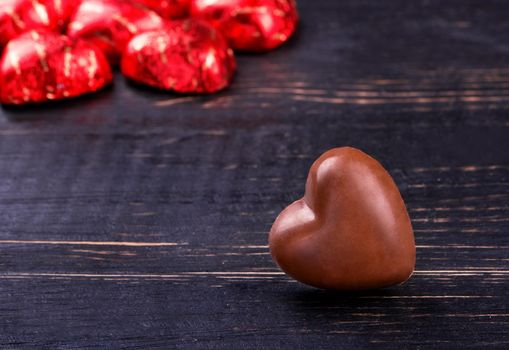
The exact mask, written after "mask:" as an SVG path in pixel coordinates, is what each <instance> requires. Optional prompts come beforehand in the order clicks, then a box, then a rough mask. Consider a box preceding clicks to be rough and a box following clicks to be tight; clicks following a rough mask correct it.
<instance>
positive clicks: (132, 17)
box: [67, 0, 164, 63]
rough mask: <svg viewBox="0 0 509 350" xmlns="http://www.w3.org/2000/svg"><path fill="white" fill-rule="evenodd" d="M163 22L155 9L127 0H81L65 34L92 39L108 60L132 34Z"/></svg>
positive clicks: (118, 53) (114, 58)
mask: <svg viewBox="0 0 509 350" xmlns="http://www.w3.org/2000/svg"><path fill="white" fill-rule="evenodd" d="M163 23H164V20H163V19H162V18H161V17H160V16H159V15H158V14H157V13H156V12H154V11H152V10H150V9H148V8H147V7H145V6H143V5H142V4H139V3H137V2H134V1H131V0H82V2H81V3H80V5H79V6H78V8H77V9H76V11H75V13H74V15H73V16H72V17H71V21H70V23H69V27H68V29H67V35H69V36H70V37H71V38H82V39H87V40H89V41H93V42H94V44H96V45H97V46H98V47H100V48H101V49H102V50H103V52H104V53H105V54H106V56H107V57H108V59H109V60H110V62H112V63H117V62H118V60H119V58H120V56H121V54H122V52H123V51H124V49H125V46H126V45H127V43H128V42H129V40H131V38H132V37H133V36H135V35H137V34H139V33H143V32H146V31H149V30H154V29H158V28H161V27H162V26H163Z"/></svg>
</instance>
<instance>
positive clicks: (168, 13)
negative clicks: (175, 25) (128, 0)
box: [135, 0, 191, 19]
mask: <svg viewBox="0 0 509 350" xmlns="http://www.w3.org/2000/svg"><path fill="white" fill-rule="evenodd" d="M135 1H137V2H139V3H141V4H143V5H145V6H147V7H148V8H149V9H151V10H154V11H155V12H157V13H158V14H159V16H161V17H163V18H167V19H179V18H184V17H187V16H189V10H190V9H191V0H135Z"/></svg>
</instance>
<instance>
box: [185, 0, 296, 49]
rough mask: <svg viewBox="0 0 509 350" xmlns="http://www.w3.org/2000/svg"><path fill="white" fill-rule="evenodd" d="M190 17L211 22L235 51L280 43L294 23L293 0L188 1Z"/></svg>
mask: <svg viewBox="0 0 509 350" xmlns="http://www.w3.org/2000/svg"><path fill="white" fill-rule="evenodd" d="M191 16H192V17H195V18H199V19H204V20H206V21H208V22H209V23H211V24H212V25H213V26H214V27H215V28H217V29H218V30H220V31H221V32H222V33H223V35H224V36H225V37H226V38H227V39H228V42H229V43H230V45H231V47H233V48H234V49H235V50H239V51H248V52H260V51H267V50H271V49H274V48H276V47H278V46H280V45H281V44H283V43H284V42H286V41H287V40H288V39H289V38H290V36H291V35H292V34H293V33H294V32H295V29H296V27H297V22H298V14H297V7H296V4H295V1H294V0H192V4H191Z"/></svg>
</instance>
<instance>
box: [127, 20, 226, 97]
mask: <svg viewBox="0 0 509 350" xmlns="http://www.w3.org/2000/svg"><path fill="white" fill-rule="evenodd" d="M235 68H236V63H235V57H234V55H233V52H232V50H231V49H230V48H229V46H228V44H227V42H226V40H225V39H224V38H223V37H222V35H221V34H220V33H218V32H217V31H216V30H215V29H214V28H213V27H211V26H210V25H209V24H207V23H205V22H201V21H196V20H190V19H189V20H183V21H173V22H171V23H170V24H168V25H167V26H166V27H165V28H164V29H162V30H158V31H152V32H146V33H143V34H140V35H138V36H136V37H134V38H133V39H132V40H131V41H130V42H129V44H128V45H127V48H126V50H125V52H124V55H123V56H122V63H121V69H122V73H123V74H124V75H125V76H127V77H128V78H130V79H132V80H135V81H137V82H140V83H143V84H147V85H150V86H153V87H156V88H160V89H165V90H173V91H176V92H180V93H211V92H216V91H218V90H221V89H224V88H225V87H227V86H228V85H229V84H230V82H231V81H232V79H233V75H234V72H235Z"/></svg>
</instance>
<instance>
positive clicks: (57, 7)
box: [39, 0, 79, 31]
mask: <svg viewBox="0 0 509 350" xmlns="http://www.w3.org/2000/svg"><path fill="white" fill-rule="evenodd" d="M39 1H41V2H42V3H43V4H44V5H45V6H46V8H47V9H48V12H49V13H51V14H52V16H54V17H55V18H56V19H57V24H58V26H59V28H60V30H61V31H64V30H65V28H66V27H67V24H68V23H69V20H70V19H71V16H72V14H73V13H74V10H75V9H76V8H77V6H78V5H79V0H39Z"/></svg>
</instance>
